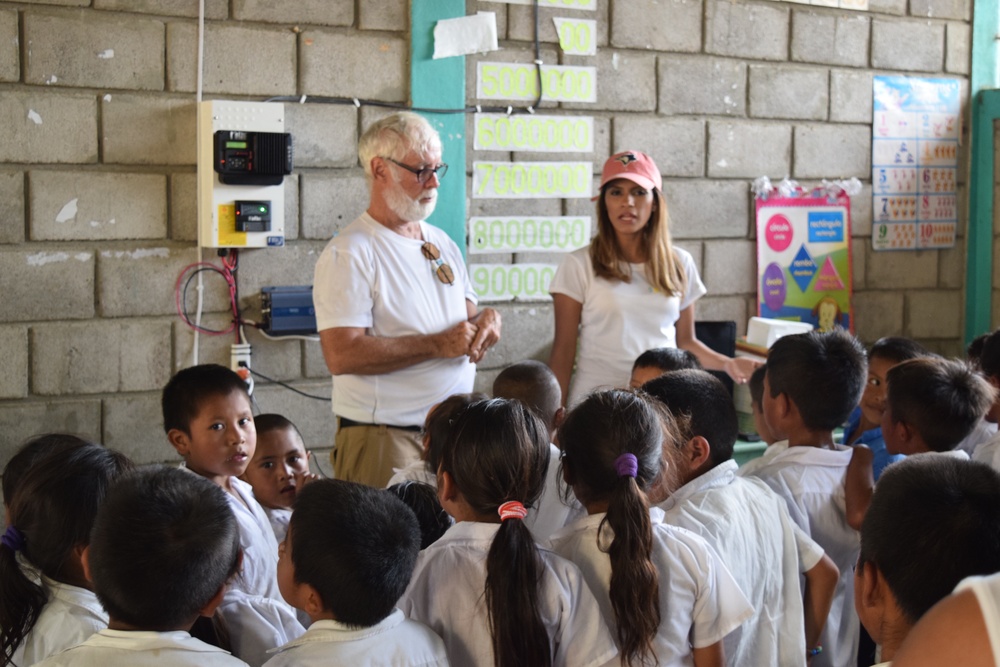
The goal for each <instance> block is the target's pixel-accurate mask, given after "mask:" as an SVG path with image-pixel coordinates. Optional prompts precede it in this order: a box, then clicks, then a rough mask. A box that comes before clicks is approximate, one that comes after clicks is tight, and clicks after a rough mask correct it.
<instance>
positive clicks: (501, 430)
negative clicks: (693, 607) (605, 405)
mask: <svg viewBox="0 0 1000 667" xmlns="http://www.w3.org/2000/svg"><path fill="white" fill-rule="evenodd" d="M548 445H549V440H548V429H547V428H546V427H545V425H544V424H542V422H541V420H540V419H539V418H538V417H537V416H535V414H534V413H533V412H532V411H531V410H530V409H529V408H528V407H526V406H524V405H522V404H521V403H520V402H518V401H512V400H505V399H499V398H494V399H491V400H487V401H480V402H478V403H474V404H472V405H470V406H468V407H467V408H465V409H464V410H463V411H462V412H461V413H459V414H458V415H457V416H456V417H455V424H454V426H453V428H452V429H451V431H450V433H449V436H448V438H447V439H446V440H445V442H444V446H443V448H442V450H441V464H440V467H439V469H438V496H439V498H440V499H441V505H442V506H443V507H444V509H445V511H447V512H448V513H449V514H450V515H451V516H453V517H454V518H455V521H456V522H457V523H456V524H455V525H454V526H452V527H451V528H449V529H448V532H446V533H445V534H444V536H443V537H442V538H441V539H439V540H438V541H437V542H435V543H434V544H432V545H431V546H429V547H427V548H426V549H424V550H423V551H422V552H420V556H419V557H418V558H417V566H416V569H415V571H414V573H413V579H412V581H411V582H410V586H409V588H408V589H407V591H406V593H405V595H404V596H403V599H402V601H401V604H400V606H401V608H402V609H403V611H404V612H406V614H407V615H408V616H409V617H411V618H413V619H415V620H417V621H420V622H422V623H426V624H427V625H429V626H430V627H431V629H433V630H434V631H435V632H437V633H438V634H439V635H441V637H442V639H444V643H445V646H446V648H447V651H448V658H449V660H450V661H451V663H452V664H455V665H481V666H485V665H494V666H495V667H523V666H524V665H531V666H532V667H549V666H555V667H597V666H598V665H609V666H610V665H612V664H615V663H616V662H617V660H616V656H617V651H616V650H615V646H614V642H613V640H612V638H611V635H610V633H609V632H608V629H607V627H606V626H605V624H604V621H603V620H601V612H600V610H599V609H598V606H597V602H596V601H595V600H594V596H593V594H592V593H591V592H590V590H589V589H588V588H587V586H586V584H585V583H584V580H583V576H582V575H581V574H580V570H579V569H577V567H576V566H575V565H573V564H572V563H570V562H569V561H567V560H565V559H563V558H560V557H559V556H557V555H555V554H554V553H552V552H550V551H546V550H544V549H539V548H538V546H537V545H536V544H535V542H534V540H532V537H531V532H530V531H529V530H528V528H527V526H525V525H524V518H525V517H526V516H527V514H528V508H529V507H531V506H532V505H534V503H535V501H537V499H538V496H539V495H540V494H541V491H542V486H543V484H544V482H545V472H546V469H547V467H548V464H549V454H548V451H549V450H548ZM293 530H294V524H293Z"/></svg>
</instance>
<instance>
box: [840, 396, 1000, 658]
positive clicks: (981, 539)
mask: <svg viewBox="0 0 1000 667" xmlns="http://www.w3.org/2000/svg"><path fill="white" fill-rule="evenodd" d="M891 382H892V381H891V380H890V383H891ZM997 571H1000V474H998V473H997V472H996V471H994V470H992V469H990V468H989V466H986V465H984V464H981V463H976V462H973V461H961V460H954V459H951V458H946V457H926V456H917V457H914V458H912V459H910V460H907V461H903V462H901V463H897V464H895V465H893V466H891V467H890V468H887V469H886V471H885V474H884V475H883V476H882V478H881V479H880V480H879V483H878V486H877V487H876V488H875V495H874V496H873V497H872V503H871V507H870V508H869V509H868V513H867V515H866V516H865V520H864V524H863V526H862V528H861V555H860V557H859V558H858V566H857V569H856V571H855V583H854V602H855V607H856V609H857V612H858V616H860V618H861V622H862V623H863V624H864V626H865V627H866V628H867V629H868V631H869V632H870V633H871V635H872V638H873V639H874V640H875V641H876V642H877V643H878V644H880V645H881V646H882V655H881V659H882V660H884V661H886V662H884V663H881V664H884V665H888V664H889V661H891V660H893V658H894V657H895V654H896V651H897V650H898V649H899V646H900V644H901V643H902V642H903V640H904V639H905V638H906V637H907V634H909V633H910V631H911V630H912V629H913V626H914V625H915V624H916V623H917V621H919V620H920V618H921V617H922V616H923V615H924V614H925V613H926V612H927V611H928V610H929V609H930V608H931V607H932V606H933V605H934V604H936V603H937V602H938V601H939V600H941V599H943V598H944V597H946V596H947V595H948V594H950V593H951V592H952V590H954V588H955V586H957V585H958V583H959V582H961V581H962V580H963V579H964V578H966V577H969V576H972V575H986V574H992V573H994V572H997ZM956 664H958V663H956Z"/></svg>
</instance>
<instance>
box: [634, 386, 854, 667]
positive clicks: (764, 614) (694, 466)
mask: <svg viewBox="0 0 1000 667" xmlns="http://www.w3.org/2000/svg"><path fill="white" fill-rule="evenodd" d="M643 391H644V392H646V393H647V394H649V395H650V396H652V397H653V398H655V399H657V400H658V401H660V402H661V403H663V405H665V406H666V408H667V409H668V410H669V411H670V414H671V415H673V416H674V420H675V421H676V423H677V428H678V431H679V436H680V437H679V439H678V441H677V442H676V443H669V442H668V443H664V444H665V446H667V447H670V446H672V445H676V448H677V451H678V452H679V454H680V456H673V458H674V460H675V461H676V462H677V465H678V467H679V468H680V471H679V472H680V476H681V482H682V483H683V486H681V487H680V488H679V489H677V490H676V491H675V492H674V493H673V494H672V495H671V496H670V497H669V498H667V500H665V501H664V502H662V503H660V505H659V507H660V509H662V510H663V511H664V513H665V518H664V521H665V522H666V523H669V524H672V525H675V526H680V527H681V528H686V529H688V530H690V531H692V532H694V533H696V534H698V535H700V536H701V537H703V538H704V539H705V541H706V542H708V543H709V545H710V546H712V548H714V549H715V551H716V553H718V554H719V556H720V557H721V558H722V560H723V562H724V563H725V564H726V565H727V566H728V568H729V571H730V572H731V573H732V575H733V578H734V579H735V580H736V583H737V584H738V585H739V587H740V590H742V591H743V593H744V594H745V595H746V596H747V597H748V599H749V601H750V604H751V605H753V607H754V609H755V610H756V611H757V613H756V614H754V615H753V616H751V617H750V618H749V619H747V621H746V622H745V623H744V624H743V625H742V626H741V627H740V628H739V629H738V630H736V631H734V632H732V633H730V634H729V635H728V636H727V637H726V639H725V642H724V645H725V649H726V664H728V665H731V666H732V667H740V666H742V665H804V664H805V661H806V646H815V645H816V644H818V643H819V635H820V631H821V630H822V628H823V625H824V623H825V622H826V616H827V614H828V613H829V610H830V603H831V602H832V600H833V591H834V589H835V588H836V585H837V579H838V578H839V574H840V573H839V572H837V567H836V566H835V565H834V564H833V561H832V560H830V558H829V557H828V556H826V555H824V554H823V549H822V547H820V546H819V545H818V544H816V542H814V541H813V540H812V539H811V538H810V537H809V536H808V535H806V534H805V533H804V532H803V531H802V530H801V529H800V528H799V527H798V526H797V525H795V522H793V521H792V519H791V517H790V516H789V514H788V508H787V507H786V506H785V501H784V500H782V499H781V498H779V497H778V496H777V495H776V494H775V493H774V491H772V490H771V489H770V488H768V486H767V485H766V484H764V483H763V482H761V481H760V480H759V479H754V478H747V477H739V476H737V475H736V471H737V466H736V462H735V461H733V460H732V454H733V445H734V444H735V443H736V437H737V432H738V427H737V418H736V408H735V406H734V405H733V401H732V398H731V397H730V395H729V392H728V390H727V389H726V387H725V385H723V384H722V382H720V381H719V380H718V379H717V378H715V377H713V376H712V375H710V374H708V373H706V372H705V371H696V370H685V371H677V372H673V373H668V374H666V375H664V376H662V377H660V378H657V379H656V380H653V381H651V382H647V383H646V384H645V385H644V386H643ZM799 575H805V589H804V590H803V588H802V587H801V586H800V585H799V578H800V576H799Z"/></svg>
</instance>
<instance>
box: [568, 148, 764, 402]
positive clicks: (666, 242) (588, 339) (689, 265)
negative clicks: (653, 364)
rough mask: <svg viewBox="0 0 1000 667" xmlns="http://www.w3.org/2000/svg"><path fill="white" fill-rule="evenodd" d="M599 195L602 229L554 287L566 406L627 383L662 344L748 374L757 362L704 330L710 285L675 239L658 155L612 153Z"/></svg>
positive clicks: (741, 378)
mask: <svg viewBox="0 0 1000 667" xmlns="http://www.w3.org/2000/svg"><path fill="white" fill-rule="evenodd" d="M596 199H597V221H598V222H597V236H595V237H594V239H593V240H592V241H591V243H590V246H589V247H585V248H581V249H579V250H577V251H575V252H572V253H570V254H569V255H567V256H566V259H565V260H563V263H562V265H561V266H560V267H559V270H558V271H557V272H556V275H555V277H554V278H553V279H552V283H551V285H550V287H549V292H551V294H552V301H553V304H554V310H555V319H556V331H555V339H554V341H553V344H552V354H551V356H550V357H549V366H550V367H551V368H552V370H553V371H554V372H555V374H556V377H557V378H559V384H560V385H561V387H562V391H563V397H564V398H566V403H567V405H573V404H575V403H576V402H577V401H579V400H580V398H582V397H583V396H584V395H586V394H587V393H588V392H590V391H591V390H593V389H594V388H596V387H601V386H614V387H618V386H625V385H627V384H628V379H629V373H630V371H631V369H632V363H633V362H634V361H635V359H636V357H638V356H639V355H640V354H642V353H643V352H645V351H646V350H648V349H651V348H654V347H679V348H682V349H685V350H688V351H689V352H691V353H693V354H694V355H695V356H696V357H698V361H700V362H701V364H702V365H703V366H704V367H705V368H707V369H710V370H722V371H725V372H726V373H728V374H729V376H730V377H732V378H733V380H734V381H736V382H741V383H742V382H746V381H747V378H749V377H750V374H751V373H752V372H753V369H754V366H755V365H756V364H755V363H754V362H752V361H751V360H749V359H745V358H737V359H733V358H730V357H727V356H725V355H722V354H719V353H717V352H714V351H713V350H710V349H709V348H708V347H706V346H705V345H704V344H703V343H702V342H701V341H699V340H698V339H697V338H696V337H695V334H694V320H695V314H694V302H695V301H697V300H698V298H700V297H701V296H702V295H703V294H705V292H706V291H707V290H706V289H705V285H704V284H703V283H702V282H701V278H700V277H699V276H698V269H697V268H696V267H695V264H694V259H693V258H692V257H691V254H690V253H689V252H687V251H686V250H682V249H680V248H677V247H674V245H673V243H672V242H671V240H670V228H669V218H668V216H667V204H666V201H665V200H664V198H663V179H662V178H661V177H660V170H659V169H657V168H656V164H655V163H654V162H653V160H652V159H650V157H649V156H648V155H646V154H645V153H640V152H639V151H624V152H621V153H618V154H616V155H612V156H611V157H610V158H608V161H607V162H605V163H604V170H603V171H602V173H601V191H600V194H599V195H598V196H597V197H596ZM578 339H579V345H580V355H579V359H578V360H577V369H576V376H575V377H574V379H573V383H572V387H570V375H571V374H572V372H573V361H574V358H575V357H576V351H577V350H576V348H577V340H578ZM567 397H568V398H567Z"/></svg>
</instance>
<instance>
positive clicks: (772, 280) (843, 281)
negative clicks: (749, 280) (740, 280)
mask: <svg viewBox="0 0 1000 667" xmlns="http://www.w3.org/2000/svg"><path fill="white" fill-rule="evenodd" d="M850 243H851V203H850V199H849V198H848V196H847V195H841V196H840V197H837V198H835V199H828V198H826V197H818V198H813V197H790V198H785V197H777V198H775V197H772V198H770V199H767V200H761V199H758V200H757V287H758V294H757V314H758V315H760V316H761V317H770V318H774V319H780V320H792V321H795V322H809V323H810V324H812V325H813V326H814V327H816V328H817V329H819V330H820V331H829V330H831V329H834V328H836V327H843V328H844V329H847V330H850V331H853V330H854V313H853V310H852V308H851V245H850Z"/></svg>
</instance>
